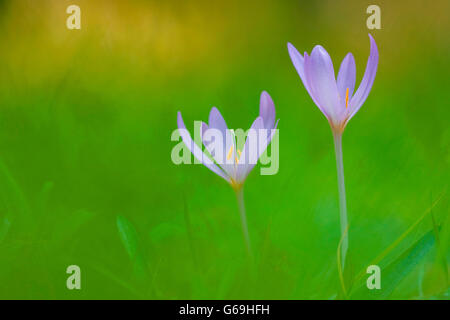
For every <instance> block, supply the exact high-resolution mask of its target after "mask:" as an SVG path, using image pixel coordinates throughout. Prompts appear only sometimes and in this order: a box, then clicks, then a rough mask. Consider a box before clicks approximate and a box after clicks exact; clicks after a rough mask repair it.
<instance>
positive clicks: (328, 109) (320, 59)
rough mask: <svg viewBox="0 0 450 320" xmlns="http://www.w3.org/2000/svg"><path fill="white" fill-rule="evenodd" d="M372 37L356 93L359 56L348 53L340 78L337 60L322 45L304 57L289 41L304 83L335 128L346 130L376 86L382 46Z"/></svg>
mask: <svg viewBox="0 0 450 320" xmlns="http://www.w3.org/2000/svg"><path fill="white" fill-rule="evenodd" d="M369 38H370V55H369V60H368V61H367V66H366V71H365V73H364V77H363V79H362V81H361V84H360V85H359V88H358V90H356V92H354V89H355V82H356V66H355V58H353V55H352V54H351V53H348V54H347V55H346V56H345V58H344V60H343V61H342V63H341V67H340V68H339V73H338V76H337V80H336V78H335V75H334V68H333V62H332V61H331V58H330V56H329V54H328V52H327V51H326V50H325V49H324V48H323V47H322V46H320V45H317V46H315V47H314V49H313V51H312V52H311V55H310V56H309V55H308V53H307V52H305V54H304V56H302V55H301V54H300V53H299V52H298V51H297V49H295V47H294V46H293V45H292V44H290V43H288V51H289V55H290V57H291V60H292V63H293V64H294V66H295V69H297V72H298V74H299V75H300V78H301V79H302V81H303V85H304V86H305V88H306V90H307V91H308V93H309V95H310V96H311V98H312V99H313V101H314V103H315V104H316V105H317V106H318V107H319V109H320V111H322V113H323V114H324V115H325V117H327V119H328V121H329V122H330V125H331V127H332V129H333V131H338V132H342V131H343V130H344V128H345V126H346V125H347V123H348V121H349V120H350V119H351V118H352V117H353V116H354V115H355V114H356V113H357V112H358V110H359V108H361V106H362V105H363V103H364V101H366V98H367V96H368V95H369V92H370V89H371V88H372V84H373V81H374V80H375V74H376V73H377V66H378V49H377V45H376V43H375V40H374V39H373V37H372V36H371V35H370V34H369Z"/></svg>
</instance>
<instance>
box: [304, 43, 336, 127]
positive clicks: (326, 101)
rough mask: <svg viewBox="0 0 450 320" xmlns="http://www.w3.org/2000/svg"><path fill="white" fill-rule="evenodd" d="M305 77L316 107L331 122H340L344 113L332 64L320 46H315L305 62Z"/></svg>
mask: <svg viewBox="0 0 450 320" xmlns="http://www.w3.org/2000/svg"><path fill="white" fill-rule="evenodd" d="M306 61H307V63H306V70H305V72H306V77H307V78H308V83H309V86H310V89H311V91H312V94H313V96H314V98H315V99H316V100H317V102H318V106H319V107H320V108H321V109H322V111H325V115H328V117H329V118H331V120H332V121H334V122H337V121H339V120H340V115H341V113H342V112H343V111H345V102H344V104H343V103H342V101H341V99H340V97H339V92H338V89H337V85H336V78H335V76H334V69H333V63H332V61H331V58H330V56H329V55H328V52H326V50H325V49H324V48H323V47H322V46H315V47H314V49H313V51H312V53H311V57H310V58H309V59H307V60H306Z"/></svg>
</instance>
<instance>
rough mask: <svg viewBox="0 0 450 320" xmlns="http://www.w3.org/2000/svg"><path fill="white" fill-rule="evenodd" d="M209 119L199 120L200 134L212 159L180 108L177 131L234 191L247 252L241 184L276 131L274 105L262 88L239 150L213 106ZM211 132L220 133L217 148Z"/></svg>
mask: <svg viewBox="0 0 450 320" xmlns="http://www.w3.org/2000/svg"><path fill="white" fill-rule="evenodd" d="M208 122H209V123H208V124H206V123H204V122H202V126H201V137H202V142H203V144H204V146H205V148H206V150H207V151H208V153H209V154H210V155H211V157H212V159H213V160H214V161H212V160H211V159H210V157H209V156H208V155H207V154H206V153H205V152H204V151H202V149H201V148H200V147H199V146H198V145H197V144H195V142H194V141H193V140H192V138H191V135H190V134H189V132H188V131H187V129H186V126H185V124H184V122H183V118H182V116H181V112H178V115H177V124H178V131H179V132H180V135H181V137H182V139H183V142H184V143H185V144H186V146H187V147H188V148H189V150H190V151H191V153H192V154H193V155H194V157H195V158H197V159H198V160H199V161H200V162H201V163H202V164H203V165H205V166H206V167H207V168H208V169H210V170H211V171H212V172H214V173H215V174H217V175H218V176H220V177H221V178H223V179H224V180H225V181H227V182H228V183H229V184H230V185H231V186H232V187H233V189H234V191H235V192H236V196H237V200H238V204H239V209H240V213H241V220H242V226H243V230H244V237H245V240H246V244H247V249H248V251H249V253H250V240H249V236H248V230H247V222H246V216H245V207H244V198H243V185H244V182H245V179H246V178H247V176H248V174H249V173H250V171H251V170H252V169H253V167H254V166H255V164H256V162H257V161H258V159H259V158H260V156H261V155H262V154H263V153H264V151H265V150H266V148H267V146H268V145H269V144H270V142H271V140H272V137H273V135H274V133H275V129H276V128H277V125H278V121H277V122H276V123H275V105H274V103H273V101H272V98H271V97H270V96H269V94H268V93H267V92H265V91H263V92H262V94H261V99H260V107H259V116H258V117H257V118H256V119H255V121H253V124H252V125H251V127H250V130H249V133H248V135H247V137H246V140H245V143H244V146H243V148H242V151H241V150H239V149H238V148H237V143H236V137H235V135H234V131H233V130H230V129H228V127H227V124H226V122H225V120H224V119H223V117H222V115H221V114H220V112H219V110H218V109H217V108H216V107H213V108H212V109H211V112H210V113H209V119H208ZM211 132H216V133H219V136H220V137H221V138H222V139H221V141H219V142H220V144H219V146H221V149H220V150H217V149H216V147H217V145H216V144H214V143H213V142H217V141H211V139H209V138H208V136H209V133H211ZM213 146H214V147H213Z"/></svg>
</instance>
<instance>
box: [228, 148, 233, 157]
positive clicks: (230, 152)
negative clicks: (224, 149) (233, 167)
mask: <svg viewBox="0 0 450 320" xmlns="http://www.w3.org/2000/svg"><path fill="white" fill-rule="evenodd" d="M232 153H233V145H231V147H230V150H229V151H228V154H227V160H230V159H231V154H232Z"/></svg>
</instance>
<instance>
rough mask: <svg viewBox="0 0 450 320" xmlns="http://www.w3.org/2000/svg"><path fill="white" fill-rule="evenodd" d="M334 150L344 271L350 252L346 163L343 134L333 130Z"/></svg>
mask: <svg viewBox="0 0 450 320" xmlns="http://www.w3.org/2000/svg"><path fill="white" fill-rule="evenodd" d="M333 138H334V149H335V152H336V168H337V175H338V188H339V212H340V218H341V236H343V237H344V238H343V241H342V246H341V256H342V269H344V265H345V257H346V255H347V250H348V232H347V226H348V222H347V204H346V200H345V184H344V162H343V159H342V132H335V131H334V130H333Z"/></svg>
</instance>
